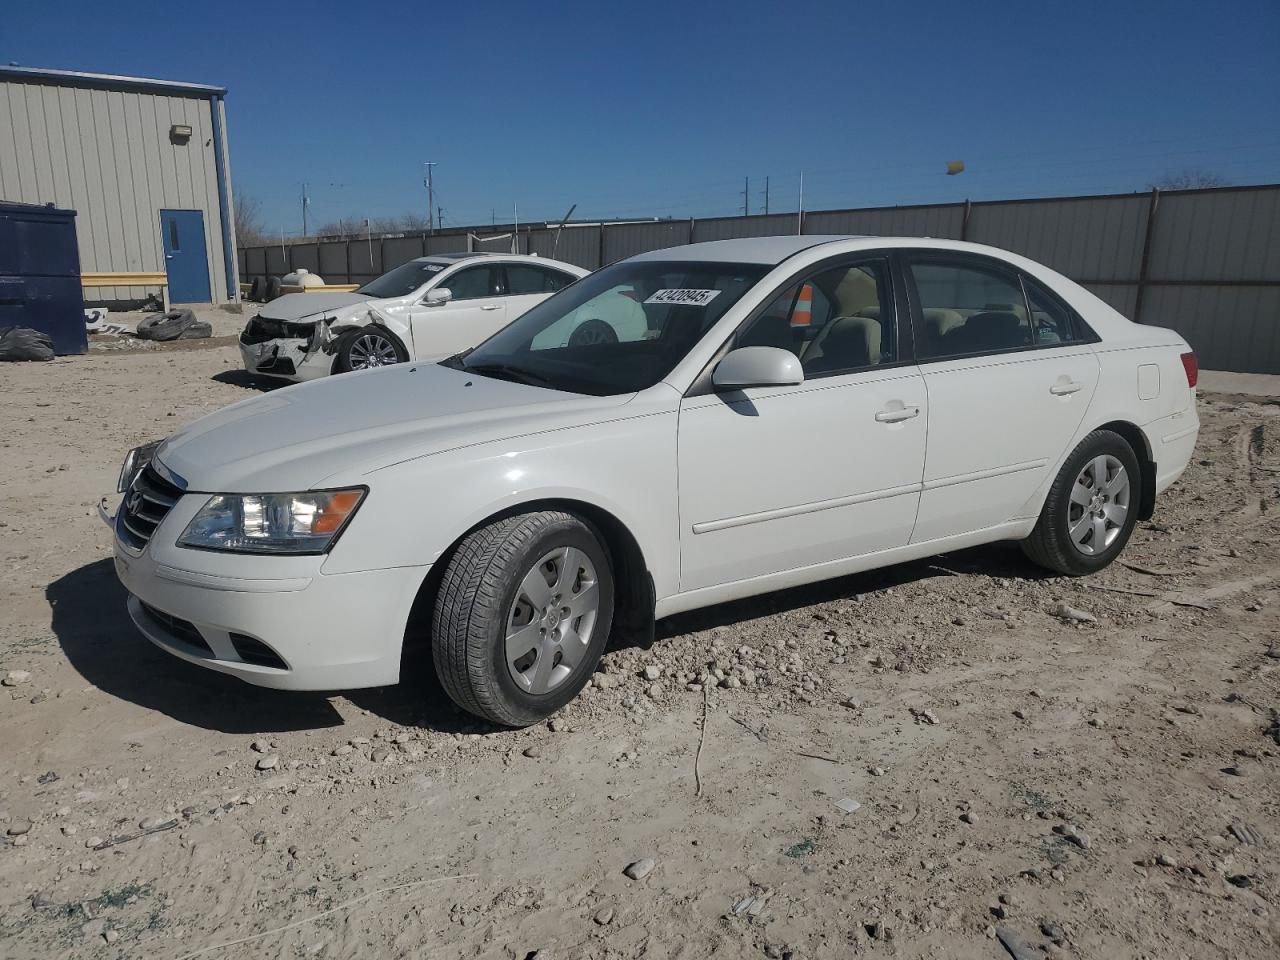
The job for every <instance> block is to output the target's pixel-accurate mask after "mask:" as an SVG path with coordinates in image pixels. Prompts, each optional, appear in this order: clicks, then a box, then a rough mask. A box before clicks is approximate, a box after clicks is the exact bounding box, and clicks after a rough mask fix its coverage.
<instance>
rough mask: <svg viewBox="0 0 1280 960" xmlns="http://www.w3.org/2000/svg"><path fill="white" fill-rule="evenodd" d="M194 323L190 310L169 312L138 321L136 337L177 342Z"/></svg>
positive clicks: (194, 318) (194, 319)
mask: <svg viewBox="0 0 1280 960" xmlns="http://www.w3.org/2000/svg"><path fill="white" fill-rule="evenodd" d="M195 322H196V315H195V314H194V313H192V312H191V311H190V310H170V311H169V312H168V313H158V314H156V315H155V316H154V317H146V318H144V319H142V320H139V321H138V336H139V337H140V338H141V339H143V340H159V341H166V340H177V339H178V338H179V337H180V336H182V334H183V331H185V330H186V329H187V328H188V327H190V326H191V325H192V324H194V323H195Z"/></svg>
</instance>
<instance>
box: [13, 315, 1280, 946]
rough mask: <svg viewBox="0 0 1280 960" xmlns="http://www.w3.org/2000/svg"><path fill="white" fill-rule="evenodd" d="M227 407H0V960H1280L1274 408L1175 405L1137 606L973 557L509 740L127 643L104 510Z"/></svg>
mask: <svg viewBox="0 0 1280 960" xmlns="http://www.w3.org/2000/svg"><path fill="white" fill-rule="evenodd" d="M237 368H238V357H237V354H236V352H235V348H234V346H233V345H231V343H230V341H229V339H228V338H225V337H224V338H218V339H216V340H215V341H213V342H207V343H204V344H200V345H198V346H197V347H192V346H187V347H181V348H159V349H152V350H143V351H130V350H116V351H97V352H93V353H91V354H90V355H88V356H86V357H78V358H68V359H61V360H57V361H55V362H53V363H49V364H25V365H16V364H15V365H6V367H5V369H2V370H0V410H3V414H4V428H3V431H2V432H0V564H2V565H3V566H2V569H3V572H4V576H3V579H0V678H4V680H5V683H6V686H4V687H2V688H0V834H3V835H4V836H3V842H2V843H0V957H4V958H26V957H67V958H73V957H74V958H79V957H110V958H116V957H130V958H132V957H158V958H165V960H169V958H174V960H176V958H180V957H188V958H189V957H196V956H200V957H208V958H214V960H224V958H226V960H230V958H247V957H263V956H270V957H295V956H297V957H308V956H314V957H322V958H338V957H406V958H407V957H432V958H435V957H484V958H490V957H492V958H501V960H525V958H529V957H532V956H536V957H537V958H538V960H550V958H555V960H569V958H595V960H605V958H639V957H649V958H667V957H671V958H686V960H695V958H703V957H723V958H737V957H769V958H782V957H792V958H794V960H817V958H839V957H852V956H864V955H865V956H872V957H881V956H882V957H902V958H915V957H956V958H990V960H998V958H1000V957H1007V956H1009V955H1016V956H1018V957H1019V958H1029V957H1039V956H1047V955H1053V956H1071V957H1089V958H1109V960H1113V958H1125V957H1149V958H1161V960H1163V958H1181V957H1188V958H1204V957H1210V958H1213V957H1223V958H1242V957H1259V958H1262V957H1266V958H1274V957H1276V956H1280V865H1278V863H1277V856H1276V854H1277V851H1278V850H1280V719H1278V718H1277V713H1276V710H1277V708H1280V629H1278V627H1280V618H1278V617H1277V612H1278V611H1280V545H1278V543H1277V541H1278V540H1280V527H1278V526H1277V522H1276V521H1277V519H1278V518H1280V405H1278V404H1277V402H1276V401H1263V400H1250V399H1247V398H1241V397H1232V396H1227V395H1206V396H1203V397H1202V398H1201V401H1200V403H1201V415H1202V417H1203V418H1204V429H1203V432H1202V434H1201V439H1200V446H1199V448H1198V450H1197V455H1196V460H1195V462H1194V464H1193V466H1192V467H1191V469H1190V471H1189V472H1188V474H1187V475H1186V477H1185V478H1184V479H1183V480H1182V481H1181V482H1180V483H1179V484H1178V485H1177V486H1176V487H1175V488H1174V489H1173V490H1172V491H1170V492H1169V493H1168V494H1167V495H1166V496H1165V497H1164V498H1163V499H1162V501H1161V503H1160V504H1159V508H1158V512H1157V514H1156V517H1155V520H1154V522H1151V523H1144V524H1142V525H1140V527H1139V529H1138V530H1137V531H1136V533H1135V536H1134V539H1133V541H1132V543H1131V544H1130V547H1129V549H1128V552H1127V553H1126V555H1125V560H1126V561H1128V564H1129V565H1128V566H1122V565H1118V564H1117V565H1113V567H1112V568H1110V569H1109V570H1107V571H1105V572H1103V573H1102V574H1100V575H1098V576H1095V577H1092V578H1090V579H1087V580H1065V579H1057V578H1050V577H1045V576H1044V575H1043V574H1042V573H1040V572H1038V571H1037V570H1036V569H1035V568H1033V567H1032V566H1030V565H1029V564H1028V563H1027V562H1025V561H1024V560H1023V559H1022V557H1021V554H1020V553H1019V552H1018V550H1017V548H1016V547H1014V546H1012V545H999V546H994V547H988V548H982V549H977V550H970V551H965V552H962V553H956V554H952V555H948V556H945V557H941V558H936V559H934V560H932V561H927V562H920V563H913V564H908V565H904V566H898V567H893V568H890V569H887V570H883V571H879V572H876V573H872V574H865V575H859V576H854V577H848V578H844V579H841V580H836V581H830V582H827V583H823V584H819V585H816V586H812V587H807V588H803V589H799V590H791V591H787V592H783V593H776V594H771V595H769V596H765V597H761V598H757V599H753V600H750V601H744V602H739V603H734V604H730V605H725V606H719V607H715V608H713V609H709V610H705V611H701V612H698V613H696V614H690V615H683V616H680V617H678V618H673V619H671V620H668V621H664V622H662V623H661V624H659V637H658V641H657V643H656V644H655V645H654V646H653V647H652V649H648V650H645V649H638V648H627V649H615V650H612V651H611V652H610V653H608V654H607V656H606V658H605V662H604V668H603V669H604V671H605V672H603V673H601V674H598V675H597V677H596V679H595V682H594V683H593V685H592V686H591V687H590V688H588V690H587V691H585V692H584V694H583V696H581V697H580V698H579V699H578V701H577V702H575V703H574V704H572V705H570V707H569V708H567V709H566V710H565V711H564V713H563V714H562V715H561V716H559V717H557V718H556V719H555V720H553V721H552V722H551V723H548V724H544V725H541V726H537V727H533V728H530V729H528V730H523V731H517V732H511V731H495V730H493V729H491V728H487V727H485V726H483V725H481V724H479V723H477V722H474V721H472V720H470V719H468V718H467V717H466V716H464V715H462V714H460V713H458V712H457V711H455V710H453V709H452V708H451V707H450V706H449V705H448V704H447V702H446V701H445V700H444V697H443V694H442V693H441V692H440V690H439V687H438V686H437V685H436V684H435V682H434V680H433V678H432V676H431V673H430V667H429V663H428V662H427V661H426V660H424V659H423V658H422V656H421V655H420V654H413V655H411V656H410V658H409V663H408V665H407V667H406V674H407V676H406V681H405V682H404V683H402V684H401V685H400V686H399V687H396V688H389V689H381V690H369V691H361V692H354V693H350V694H347V695H320V694H284V693H279V692H274V691H267V690H258V689H256V688H253V687H250V686H247V685H245V684H242V683H240V682H238V681H236V680H233V679H230V678H227V677H224V676H221V675H218V674H214V673H211V672H207V671H204V670H200V669H198V668H196V667H193V666H189V665H188V664H186V663H184V662H182V661H180V660H177V659H175V658H173V657H170V656H168V655H166V654H164V653H162V652H160V651H158V650H156V649H154V648H153V647H151V646H150V645H149V644H148V643H147V642H146V641H145V640H144V639H142V637H141V636H139V635H138V634H137V633H136V632H135V630H134V629H133V628H132V626H131V624H130V623H129V621H128V618H127V616H126V613H125V609H124V596H123V593H122V591H121V588H120V586H119V585H118V584H117V582H116V579H115V576H114V574H113V571H112V565H111V561H110V559H109V557H110V553H111V549H110V533H109V531H108V530H107V528H106V527H105V526H103V524H102V523H101V521H100V520H99V519H98V517H97V515H96V511H95V509H94V504H95V502H96V501H97V499H98V497H99V496H100V495H102V494H104V493H108V492H110V491H111V490H113V488H114V484H115V479H116V471H117V469H118V465H119V462H120V459H121V457H122V455H123V453H124V451H125V450H126V449H127V448H128V447H130V446H132V445H134V444H138V443H141V442H144V441H147V440H150V439H153V438H157V437H160V436H163V435H165V434H167V433H169V432H171V431H172V430H174V429H176V427H177V426H178V425H179V424H182V423H185V422H187V421H190V420H192V419H194V418H195V417H197V416H199V415H201V414H203V413H206V412H209V411H212V410H214V409H216V408H218V407H220V406H222V405H224V404H227V403H230V402H232V401H234V400H237V399H240V398H242V397H244V396H246V395H247V393H248V391H250V390H252V389H254V388H253V386H252V385H251V384H250V383H249V381H247V380H246V379H245V378H244V377H242V376H241V375H239V374H238V373H236V372H235V371H236V370H237ZM1062 603H1066V604H1067V605H1068V606H1070V607H1072V608H1076V609H1078V610H1080V611H1085V612H1087V613H1089V614H1090V615H1092V616H1093V617H1095V618H1096V621H1090V622H1071V621H1068V620H1064V619H1062V618H1061V617H1059V616H1055V615H1054V613H1053V611H1055V610H1058V611H1060V604H1062ZM647 668H654V669H652V670H648V673H649V674H655V673H656V674H660V675H659V677H658V679H657V680H653V679H650V678H649V677H647V676H646V670H647ZM714 671H720V672H721V673H722V674H723V675H724V677H725V684H726V685H725V686H716V685H715V683H716V681H715V680H712V681H711V683H710V684H708V685H707V687H706V690H705V692H702V691H698V690H689V689H688V686H689V683H690V681H691V680H693V681H696V680H698V679H699V678H701V677H703V676H704V675H706V674H708V673H714ZM28 674H29V676H27V675H28ZM717 679H718V675H717ZM272 758H274V760H273V759H272ZM260 767H261V768H264V769H259V768H260ZM846 799H848V800H852V801H856V802H857V803H858V804H860V805H861V806H860V807H859V808H857V809H856V810H854V811H853V812H845V811H844V810H843V809H842V807H841V806H840V805H838V804H839V802H840V801H844V800H846ZM845 806H852V805H851V804H845ZM143 824H145V827H146V829H148V830H151V831H152V832H149V833H146V834H144V835H141V836H140V834H141V833H142V829H143V828H142V827H141V825H143ZM645 858H649V859H652V860H653V861H654V862H655V864H656V865H655V866H654V868H653V870H652V872H650V873H649V874H648V875H647V876H646V877H644V878H643V879H641V880H632V879H629V878H628V877H627V876H625V875H624V873H623V871H624V868H626V867H627V866H628V865H629V864H632V863H633V862H635V861H638V860H641V859H645ZM997 938H1000V939H997ZM1002 941H1008V943H1009V946H1007V947H1006V945H1005V944H1004V943H1003V942H1002ZM1017 951H1022V952H1017Z"/></svg>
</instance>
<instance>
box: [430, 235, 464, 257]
mask: <svg viewBox="0 0 1280 960" xmlns="http://www.w3.org/2000/svg"><path fill="white" fill-rule="evenodd" d="M426 241H427V247H426V249H427V254H428V255H430V254H434V253H462V252H463V251H465V250H466V249H467V235H466V234H465V233H443V234H436V235H435V236H432V237H427V238H426Z"/></svg>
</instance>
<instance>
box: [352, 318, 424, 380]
mask: <svg viewBox="0 0 1280 960" xmlns="http://www.w3.org/2000/svg"><path fill="white" fill-rule="evenodd" d="M374 354H378V355H382V356H384V358H385V359H384V360H383V361H382V362H381V363H369V362H366V360H365V358H366V357H369V356H372V355H374ZM392 355H394V359H391V357H392ZM408 359H409V351H408V350H406V349H405V346H404V344H403V343H401V342H400V338H399V337H397V336H396V335H395V334H394V333H392V332H391V331H390V330H388V329H387V328H386V327H380V326H378V325H377V324H376V323H371V324H369V325H368V326H367V327H360V328H359V329H358V330H348V331H347V332H346V333H344V334H343V335H342V336H341V337H339V338H338V346H337V349H336V350H335V351H334V357H333V372H334V373H350V372H351V371H352V370H369V369H372V368H374V367H385V366H390V365H391V364H393V363H404V362H405V361H406V360H408Z"/></svg>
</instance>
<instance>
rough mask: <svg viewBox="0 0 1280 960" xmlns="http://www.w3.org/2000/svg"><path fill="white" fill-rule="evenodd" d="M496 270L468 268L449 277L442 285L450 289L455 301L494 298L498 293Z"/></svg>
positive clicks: (490, 268)
mask: <svg viewBox="0 0 1280 960" xmlns="http://www.w3.org/2000/svg"><path fill="white" fill-rule="evenodd" d="M493 275H494V270H493V268H492V267H467V269H465V270H459V271H458V272H457V273H455V274H454V275H453V276H451V277H448V278H446V279H445V280H444V282H443V283H442V284H441V286H443V287H448V289H449V292H450V293H452V294H453V299H454V300H476V299H479V298H480V297H492V296H494V295H495V294H496V293H497V290H496V289H495V288H494V279H493Z"/></svg>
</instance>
